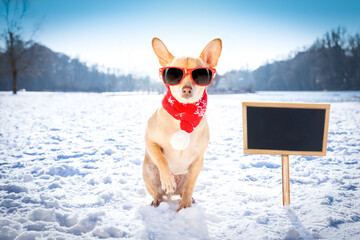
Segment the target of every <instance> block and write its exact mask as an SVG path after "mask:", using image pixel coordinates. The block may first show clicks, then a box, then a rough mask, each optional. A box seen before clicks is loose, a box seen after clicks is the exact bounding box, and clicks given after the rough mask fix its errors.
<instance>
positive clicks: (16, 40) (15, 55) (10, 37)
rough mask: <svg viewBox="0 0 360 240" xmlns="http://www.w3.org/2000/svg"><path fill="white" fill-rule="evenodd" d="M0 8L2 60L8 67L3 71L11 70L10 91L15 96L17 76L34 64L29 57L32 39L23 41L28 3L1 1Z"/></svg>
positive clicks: (14, 0)
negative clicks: (0, 11)
mask: <svg viewBox="0 0 360 240" xmlns="http://www.w3.org/2000/svg"><path fill="white" fill-rule="evenodd" d="M1 8H3V14H2V17H3V19H2V20H3V21H4V22H5V24H4V29H3V34H2V37H3V39H4V42H5V51H4V55H5V57H4V58H3V59H4V60H5V63H3V65H5V66H6V65H10V66H9V68H6V67H5V69H11V71H10V73H11V78H12V89H13V93H14V94H16V93H17V79H18V76H19V74H20V73H22V72H23V71H24V70H25V69H27V68H28V67H30V66H31V65H33V64H34V61H32V58H31V57H29V56H31V54H29V51H32V50H33V49H34V48H31V46H32V45H33V41H32V40H31V39H32V37H30V38H29V40H27V41H24V40H23V35H24V28H23V23H24V19H25V17H26V16H27V14H28V2H27V1H26V0H22V1H19V0H2V2H1ZM35 32H36V30H34V31H33V34H32V36H33V35H34V34H35ZM25 56H26V57H25ZM6 73H7V72H6Z"/></svg>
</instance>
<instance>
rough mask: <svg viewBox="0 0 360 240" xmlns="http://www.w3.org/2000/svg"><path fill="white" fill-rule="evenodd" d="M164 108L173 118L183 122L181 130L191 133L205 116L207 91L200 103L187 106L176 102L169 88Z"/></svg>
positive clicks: (163, 104)
mask: <svg viewBox="0 0 360 240" xmlns="http://www.w3.org/2000/svg"><path fill="white" fill-rule="evenodd" d="M162 106H163V107H164V108H165V110H166V111H167V112H168V113H169V114H170V115H171V116H173V117H174V118H175V119H177V120H180V121H181V122H180V128H181V130H184V131H186V132H188V133H191V132H192V131H193V130H194V128H196V127H197V126H198V125H199V123H200V121H201V119H202V118H203V117H204V115H205V112H206V106H207V93H206V89H205V91H204V94H203V96H202V97H201V99H200V100H199V101H198V102H196V103H187V104H185V103H180V102H179V101H178V100H176V99H175V98H174V96H173V95H172V94H171V91H170V89H169V87H168V91H167V93H166V95H165V97H164V99H163V100H162Z"/></svg>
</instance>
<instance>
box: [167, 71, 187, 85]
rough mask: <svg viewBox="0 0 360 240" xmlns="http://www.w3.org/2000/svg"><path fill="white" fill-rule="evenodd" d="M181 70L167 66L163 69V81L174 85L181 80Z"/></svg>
mask: <svg viewBox="0 0 360 240" xmlns="http://www.w3.org/2000/svg"><path fill="white" fill-rule="evenodd" d="M183 74H184V73H183V71H182V70H181V69H177V68H167V69H165V70H164V71H163V78H164V82H165V83H166V84H169V85H176V84H178V83H179V82H181V79H182V77H183Z"/></svg>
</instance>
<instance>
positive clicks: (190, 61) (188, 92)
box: [152, 38, 222, 103]
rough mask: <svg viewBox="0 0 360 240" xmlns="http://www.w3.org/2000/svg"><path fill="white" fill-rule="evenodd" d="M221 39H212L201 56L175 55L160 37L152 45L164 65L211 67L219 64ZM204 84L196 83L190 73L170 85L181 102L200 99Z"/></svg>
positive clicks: (190, 67) (187, 67) (189, 67)
mask: <svg viewBox="0 0 360 240" xmlns="http://www.w3.org/2000/svg"><path fill="white" fill-rule="evenodd" d="M221 44H222V43H221V40H220V39H219V38H217V39H214V40H212V41H211V42H210V43H208V45H206V47H205V48H204V50H203V51H202V53H201V54H200V57H199V58H191V57H181V58H176V57H174V56H173V55H172V54H171V53H170V52H169V51H168V49H167V48H166V46H165V44H164V43H163V42H162V41H161V40H160V39H158V38H154V39H153V40H152V46H153V49H154V52H155V54H156V56H157V57H158V58H159V62H160V64H161V66H163V67H178V68H185V69H193V68H198V67H211V68H214V67H216V65H217V62H218V60H219V57H220V54H221V49H222V45H221ZM205 88H206V87H204V86H199V85H196V84H195V83H194V82H193V81H192V80H191V78H190V76H189V74H186V75H185V76H184V79H183V80H182V81H181V83H180V84H178V85H175V86H170V91H171V94H172V95H173V96H174V97H175V98H176V99H177V100H178V101H179V102H181V103H195V102H197V101H199V100H200V98H201V97H202V95H203V93H204V91H205Z"/></svg>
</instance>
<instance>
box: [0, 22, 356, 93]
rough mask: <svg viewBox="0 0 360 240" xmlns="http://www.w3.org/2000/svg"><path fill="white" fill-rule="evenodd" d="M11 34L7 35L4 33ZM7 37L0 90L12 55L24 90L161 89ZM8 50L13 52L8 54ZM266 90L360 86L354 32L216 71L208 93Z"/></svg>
mask: <svg viewBox="0 0 360 240" xmlns="http://www.w3.org/2000/svg"><path fill="white" fill-rule="evenodd" d="M10 37H11V38H10ZM10 37H8V39H9V40H8V41H10V40H11V42H8V44H7V45H6V46H7V47H6V48H4V49H3V50H2V51H0V91H10V90H12V89H13V72H14V71H13V69H14V68H13V66H12V64H13V62H12V61H11V59H12V58H14V56H15V57H16V58H15V59H16V68H17V72H16V74H17V75H16V78H17V82H16V85H17V89H26V90H30V91H85V92H86V91H91V92H106V91H158V92H162V91H164V89H165V88H164V87H163V84H162V83H161V82H160V81H158V82H154V81H151V80H150V78H149V77H135V76H133V75H132V74H128V75H121V74H119V73H118V72H117V71H116V70H107V71H105V72H104V71H101V70H99V67H98V66H97V65H94V66H91V67H89V66H87V65H86V64H85V63H83V62H81V61H80V60H79V59H77V58H75V59H72V58H70V57H69V56H67V55H65V54H62V53H56V52H54V51H52V50H51V49H49V48H47V47H46V46H43V45H41V44H39V43H36V42H24V41H22V40H21V38H20V37H19V36H18V35H13V36H10ZM12 55H13V56H12ZM260 90H262V91H266V90H297V91H300V90H360V35H359V34H355V35H346V31H345V29H343V28H340V27H339V28H337V29H334V30H332V31H330V32H327V33H326V34H325V35H324V36H323V38H320V39H318V40H316V41H315V42H314V44H313V45H312V46H311V47H309V48H308V49H305V50H303V51H300V52H298V53H296V54H294V56H293V57H292V58H289V59H287V60H283V61H276V62H273V63H269V64H266V65H264V66H261V67H259V68H258V69H256V70H254V71H246V70H233V71H230V72H227V73H225V74H223V75H217V76H216V78H215V79H214V81H213V84H212V85H211V86H209V91H210V92H243V91H260Z"/></svg>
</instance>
